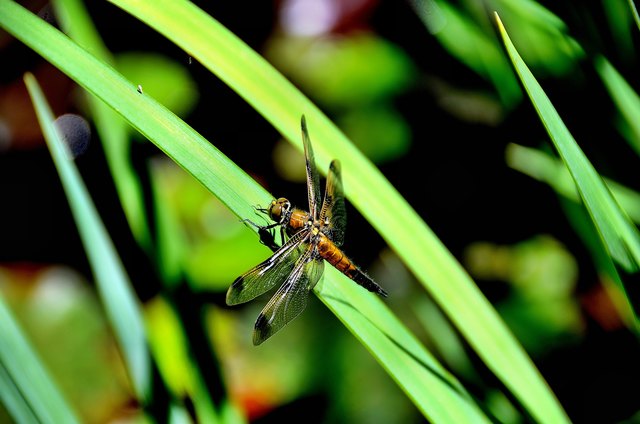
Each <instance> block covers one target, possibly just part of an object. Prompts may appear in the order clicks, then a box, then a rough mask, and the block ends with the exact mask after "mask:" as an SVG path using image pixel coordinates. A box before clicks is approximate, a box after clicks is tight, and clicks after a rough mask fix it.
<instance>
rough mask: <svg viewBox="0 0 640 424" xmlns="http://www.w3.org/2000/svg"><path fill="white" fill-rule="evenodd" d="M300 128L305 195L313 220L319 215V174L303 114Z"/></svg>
mask: <svg viewBox="0 0 640 424" xmlns="http://www.w3.org/2000/svg"><path fill="white" fill-rule="evenodd" d="M300 125H301V128H302V144H303V145H304V157H305V161H306V169H307V195H308V197H309V212H310V213H311V217H312V218H313V219H314V220H315V219H318V217H319V215H320V210H319V208H320V202H321V199H320V175H319V174H318V170H317V169H316V159H315V155H314V154H313V148H312V147H311V139H310V138H309V131H308V130H307V120H306V119H305V117H304V115H302V119H301V122H300Z"/></svg>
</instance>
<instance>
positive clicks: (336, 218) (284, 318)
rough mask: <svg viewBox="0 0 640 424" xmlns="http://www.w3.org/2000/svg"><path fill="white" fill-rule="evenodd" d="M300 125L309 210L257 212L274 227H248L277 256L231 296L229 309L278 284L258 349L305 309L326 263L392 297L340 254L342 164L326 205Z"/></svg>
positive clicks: (280, 203)
mask: <svg viewBox="0 0 640 424" xmlns="http://www.w3.org/2000/svg"><path fill="white" fill-rule="evenodd" d="M300 126H301V129H302V144H303V145H304V154H305V162H306V174H307V195H308V200H309V210H308V211H305V210H302V209H298V208H294V207H293V206H292V204H291V203H290V202H289V200H287V199H286V198H284V197H281V198H279V199H275V200H273V201H272V202H271V204H270V205H269V206H268V207H267V208H257V210H258V211H260V212H262V213H265V214H266V215H268V216H269V218H270V219H271V220H272V221H273V223H272V224H269V225H264V226H261V225H258V224H256V223H254V222H252V221H250V220H245V222H248V223H249V224H251V225H253V226H254V227H256V228H257V229H258V233H259V235H260V240H261V242H262V243H263V244H265V245H266V246H268V247H269V248H271V250H272V251H273V255H271V257H269V258H268V259H266V260H265V261H264V262H262V263H260V264H258V265H257V266H255V267H253V268H252V269H250V270H249V271H247V272H246V273H244V274H242V275H241V276H240V277H238V278H237V279H236V280H235V281H234V282H233V283H232V284H231V286H230V287H229V290H228V291H227V297H226V302H227V305H238V304H241V303H245V302H248V301H250V300H253V299H255V298H256V297H258V296H260V295H262V294H264V293H266V292H268V291H269V290H271V289H272V288H274V287H275V286H278V285H279V288H278V290H277V291H276V293H275V294H274V295H273V297H271V300H269V302H268V303H267V305H266V306H265V307H264V309H263V310H262V312H260V315H258V318H257V320H256V322H255V326H254V331H253V344H254V345H256V346H257V345H259V344H261V343H262V342H264V341H265V340H267V339H268V338H269V337H271V336H273V335H274V334H275V333H276V332H277V331H279V330H280V329H282V327H284V326H285V325H286V324H288V323H289V322H291V321H292V320H293V319H294V318H296V317H297V316H298V315H300V313H301V312H302V311H303V310H304V309H305V307H306V305H307V299H308V297H309V293H310V292H311V290H312V289H313V288H314V287H315V285H316V284H317V283H318V281H319V280H320V277H321V276H322V274H323V272H324V263H325V261H326V262H329V263H330V264H331V265H333V266H334V267H335V268H337V269H338V270H339V271H341V272H342V273H343V274H344V275H346V276H347V277H349V278H350V279H351V280H353V281H354V282H356V283H357V284H359V285H360V286H362V287H364V288H365V289H367V290H369V291H370V292H373V293H376V294H378V295H380V296H382V297H387V292H386V291H385V290H384V289H383V288H382V287H380V286H379V285H378V284H377V283H376V282H375V281H373V279H371V277H369V276H368V275H367V274H366V273H365V272H364V271H362V270H361V269H360V268H359V267H358V266H356V265H355V264H354V263H353V262H352V261H351V260H350V259H349V258H348V257H347V256H346V255H345V254H344V253H343V252H342V250H341V249H340V247H341V246H342V244H343V242H344V233H345V227H346V208H345V199H344V190H343V185H342V174H341V169H340V162H339V161H338V160H336V159H334V160H333V161H332V162H331V164H330V165H329V172H328V173H327V181H326V187H325V195H324V200H322V201H321V198H320V176H319V174H318V171H317V169H316V164H315V157H314V154H313V149H312V147H311V139H310V138H309V132H308V130H307V124H306V120H305V117H304V115H302V118H301V124H300ZM277 229H279V231H280V241H281V244H280V245H278V244H277V243H276V242H275V234H274V233H275V231H276V230H277Z"/></svg>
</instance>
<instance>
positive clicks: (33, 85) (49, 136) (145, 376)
mask: <svg viewBox="0 0 640 424" xmlns="http://www.w3.org/2000/svg"><path fill="white" fill-rule="evenodd" d="M25 83H26V84H27V89H28V90H29V94H30V95H31V99H32V101H33V104H34V106H35V109H36V115H37V116H38V121H39V122H40V126H41V128H42V131H43V134H44V136H45V140H46V141H47V145H48V147H49V151H50V152H51V156H52V158H53V161H54V164H55V165H56V169H57V170H58V174H59V175H60V180H61V181H62V186H63V188H64V190H65V193H66V194H67V199H68V201H69V205H70V206H71V212H72V213H73V216H74V218H75V221H76V224H77V225H78V230H79V232H80V237H81V239H82V242H83V244H84V248H85V251H86V252H87V255H88V257H89V262H90V264H91V267H92V269H93V272H94V275H95V278H96V282H97V286H98V290H99V292H100V296H101V298H102V301H103V302H104V305H105V309H106V312H107V315H108V317H109V320H110V321H111V325H112V326H113V329H114V332H115V335H116V338H117V339H118V341H119V343H120V348H121V349H122V353H123V355H124V359H125V363H126V365H127V369H128V371H129V376H130V377H131V381H132V384H133V386H134V389H135V391H136V394H137V396H138V397H139V399H141V400H144V399H146V397H147V395H148V391H149V386H150V378H151V372H150V363H149V354H148V351H147V345H146V336H145V330H144V322H143V320H142V315H141V312H140V306H139V305H138V303H137V299H136V297H135V294H134V292H133V290H132V288H131V284H130V282H129V281H128V278H127V276H126V274H125V272H124V268H123V266H122V263H121V262H120V258H118V255H117V253H116V250H115V247H114V246H113V244H112V242H111V240H110V239H109V236H108V235H107V231H106V229H105V228H104V226H103V224H102V221H101V220H100V217H99V215H98V212H97V211H96V209H95V207H94V205H93V203H92V202H91V197H90V196H89V193H88V191H87V188H86V187H85V186H84V184H83V182H82V179H81V177H80V173H79V172H78V169H77V168H76V167H75V164H74V163H73V161H72V160H71V159H70V157H69V154H68V150H67V147H66V145H65V144H64V141H62V140H61V139H60V136H59V135H58V133H57V130H56V127H55V125H54V116H53V113H52V112H51V109H50V108H49V106H48V105H47V102H46V99H45V98H44V95H43V93H42V91H41V90H40V87H39V85H38V83H37V82H36V80H35V78H34V77H33V75H31V74H26V75H25Z"/></svg>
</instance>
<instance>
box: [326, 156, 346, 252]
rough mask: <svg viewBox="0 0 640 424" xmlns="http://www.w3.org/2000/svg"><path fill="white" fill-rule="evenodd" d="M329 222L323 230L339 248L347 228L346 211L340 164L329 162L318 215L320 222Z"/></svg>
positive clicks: (334, 161)
mask: <svg viewBox="0 0 640 424" xmlns="http://www.w3.org/2000/svg"><path fill="white" fill-rule="evenodd" d="M325 218H326V220H327V221H328V222H329V226H328V228H327V229H326V230H324V232H325V234H327V236H329V238H330V239H331V241H333V244H335V245H336V246H338V247H340V246H342V244H343V243H344V231H345V228H346V227H347V209H346V207H345V203H344V189H343V188H342V173H341V171H340V162H338V161H337V160H335V159H334V160H333V161H331V164H330V165H329V173H328V174H327V188H326V190H325V194H324V202H323V204H322V211H321V213H320V221H321V222H324V221H325Z"/></svg>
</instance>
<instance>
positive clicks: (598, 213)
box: [496, 15, 640, 272]
mask: <svg viewBox="0 0 640 424" xmlns="http://www.w3.org/2000/svg"><path fill="white" fill-rule="evenodd" d="M496 17H497V15H496ZM497 21H498V25H499V29H500V33H501V35H502V38H503V41H504V44H505V46H506V49H507V52H508V54H509V56H510V57H511V60H512V62H513V65H514V67H515V69H516V72H517V73H518V75H519V77H520V79H521V81H522V83H523V85H524V87H525V90H526V91H527V93H528V94H529V97H530V99H531V101H532V103H533V106H534V108H535V109H536V111H537V112H538V115H539V117H540V120H541V121H542V123H543V125H544V126H545V128H546V129H547V132H548V133H549V136H550V139H551V141H552V142H553V144H554V146H555V148H556V150H557V151H558V153H559V154H560V157H561V158H562V160H563V161H564V162H565V164H566V166H567V168H568V169H569V172H570V173H571V175H572V177H573V179H574V181H575V183H576V187H577V188H578V192H579V193H580V197H581V198H582V200H583V201H584V203H585V206H586V207H587V210H588V211H589V214H590V215H591V218H592V219H593V221H594V223H595V224H596V227H597V228H598V231H599V233H600V236H601V238H602V242H603V243H604V245H605V246H606V247H607V250H608V251H609V254H610V255H611V257H612V258H613V259H614V260H615V261H616V262H617V263H618V264H620V265H621V266H622V267H623V268H624V269H625V270H626V271H627V272H636V271H637V270H638V268H639V264H640V235H639V234H638V231H637V229H636V228H635V227H633V226H632V225H631V223H630V220H629V218H628V217H627V215H626V213H625V212H624V211H623V210H622V209H621V208H620V207H619V206H618V204H617V203H616V201H615V199H614V198H613V196H612V195H611V192H610V191H609V189H608V188H607V187H606V185H605V184H604V182H603V180H602V178H601V177H600V175H598V173H597V172H596V170H595V169H594V167H593V165H591V163H590V162H589V160H588V159H587V158H586V156H585V155H584V153H583V152H582V150H581V149H580V147H579V146H578V144H577V143H576V141H575V139H574V138H573V136H572V135H571V133H570V132H569V129H568V128H567V127H566V125H565V124H564V122H563V121H562V119H561V118H560V116H559V115H558V112H557V111H556V109H555V108H554V106H553V105H552V103H551V101H550V100H549V98H548V97H547V96H546V94H545V93H544V91H543V90H542V87H541V86H540V84H539V83H538V82H537V81H536V79H535V77H534V76H533V74H532V73H531V71H529V69H528V68H527V66H526V64H525V63H524V61H523V60H522V58H521V57H520V55H519V54H518V52H517V50H516V49H515V46H514V45H513V43H512V42H511V40H510V39H509V36H508V34H507V32H506V30H505V29H504V27H503V26H502V23H501V21H500V19H499V18H497Z"/></svg>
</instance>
